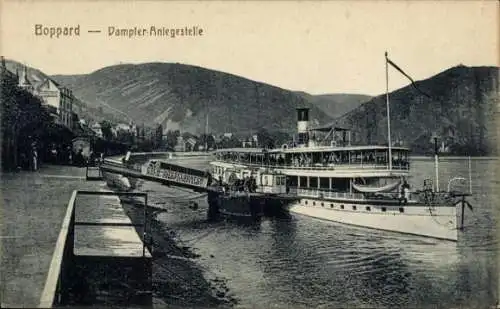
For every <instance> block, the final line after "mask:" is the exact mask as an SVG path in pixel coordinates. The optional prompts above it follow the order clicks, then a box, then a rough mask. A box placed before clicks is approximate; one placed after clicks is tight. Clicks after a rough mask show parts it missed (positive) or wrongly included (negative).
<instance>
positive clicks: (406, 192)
mask: <svg viewBox="0 0 500 309" xmlns="http://www.w3.org/2000/svg"><path fill="white" fill-rule="evenodd" d="M409 198H410V185H409V184H408V182H407V181H406V179H405V180H404V181H403V184H402V185H401V200H402V201H403V202H404V203H405V204H407V203H408V200H409Z"/></svg>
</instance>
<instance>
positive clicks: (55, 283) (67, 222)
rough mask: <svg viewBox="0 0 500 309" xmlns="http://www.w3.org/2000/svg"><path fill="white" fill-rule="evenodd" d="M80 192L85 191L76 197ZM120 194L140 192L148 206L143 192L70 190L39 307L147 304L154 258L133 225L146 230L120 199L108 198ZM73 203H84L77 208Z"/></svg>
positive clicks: (149, 300)
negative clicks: (113, 200)
mask: <svg viewBox="0 0 500 309" xmlns="http://www.w3.org/2000/svg"><path fill="white" fill-rule="evenodd" d="M79 194H80V195H87V196H86V197H85V198H84V199H82V200H79V199H77V197H78V195H79ZM88 195H90V197H89V196H88ZM103 195H104V197H103V198H102V199H101V198H100V197H99V196H103ZM120 195H134V196H135V195H139V196H142V197H144V198H145V205H147V196H146V194H145V193H123V192H120V193H118V192H111V191H81V190H80V191H79V190H75V191H73V193H72V195H71V198H70V200H69V202H68V206H67V210H66V215H65V217H64V220H63V224H62V226H61V230H60V232H59V237H58V239H57V243H56V247H55V250H54V253H53V256H52V260H51V263H50V269H49V272H48V275H47V279H46V282H45V286H44V289H43V292H42V295H41V298H40V303H39V306H38V307H39V308H51V307H59V306H82V305H85V306H86V305H104V306H116V305H131V304H135V305H140V306H148V307H149V306H151V304H152V292H151V290H152V286H151V284H152V282H151V277H152V257H151V254H150V253H149V250H148V249H147V248H146V247H145V243H144V239H142V240H141V237H140V236H139V235H138V234H137V231H136V230H135V226H142V228H143V229H144V228H145V227H144V223H143V224H142V225H141V224H139V225H138V224H133V223H132V222H131V220H130V218H128V216H127V215H126V214H125V211H124V210H123V208H122V205H121V204H116V203H115V204H114V205H112V204H110V203H109V200H110V199H109V197H110V196H111V197H115V198H116V201H117V202H118V203H119V201H120V200H119V199H118V198H117V197H116V196H120ZM105 196H108V197H107V199H105V198H106V197H105ZM92 197H94V198H97V203H96V201H95V200H92ZM77 200H78V201H77ZM77 203H81V204H82V205H81V206H83V207H81V208H82V210H81V211H77V209H76V208H77V207H76V205H77ZM144 216H145V214H144ZM82 219H83V220H82ZM87 231H93V233H91V234H93V235H89V233H88V232H87ZM141 251H142V254H141V253H139V252H141Z"/></svg>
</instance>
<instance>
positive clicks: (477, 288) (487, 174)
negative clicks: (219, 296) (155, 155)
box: [140, 161, 499, 308]
mask: <svg viewBox="0 0 500 309" xmlns="http://www.w3.org/2000/svg"><path fill="white" fill-rule="evenodd" d="M491 164H492V163H491V162H487V161H473V170H474V174H473V188H472V189H473V193H474V194H475V195H474V199H473V201H472V204H473V207H474V210H473V211H472V212H470V211H469V212H468V213H467V217H466V226H467V229H466V233H465V234H464V235H462V236H461V237H460V238H459V242H458V243H454V242H449V241H439V240H432V239H428V238H422V237H415V236H405V235H399V234H394V233H388V232H382V231H374V230H367V229H363V228H353V227H347V226H343V225H340V224H335V223H332V222H325V221H320V220H316V219H311V218H307V217H301V216H295V215H291V216H289V217H288V218H280V219H272V220H264V221H262V223H261V224H260V225H245V224H238V223H237V222H226V221H221V222H216V223H208V222H206V207H207V206H206V201H204V200H203V199H200V200H199V205H200V208H199V209H198V210H196V211H193V210H189V209H188V208H187V207H184V206H183V202H182V201H178V200H175V198H172V196H174V197H175V196H176V194H178V195H180V196H183V195H184V194H185V193H179V192H177V193H175V192H174V191H175V190H173V189H172V188H167V187H164V186H160V185H156V184H151V183H144V184H143V185H142V187H141V188H140V190H143V191H144V190H150V192H151V195H150V200H151V202H152V203H163V204H162V205H163V206H164V207H165V208H166V209H167V212H166V213H162V214H159V215H158V220H159V221H160V222H163V224H165V225H166V226H168V227H169V229H171V230H174V231H175V232H176V233H177V234H178V236H179V239H180V240H181V241H183V242H184V243H186V244H189V245H190V246H193V247H194V248H195V249H196V251H197V253H199V254H200V255H201V258H200V259H199V260H198V262H199V263H200V264H201V265H202V266H203V268H204V269H206V272H207V276H209V277H210V276H212V275H214V274H217V275H220V276H223V277H224V278H226V279H227V280H228V286H229V288H230V290H231V293H233V294H234V295H235V296H236V297H237V298H238V299H239V300H240V306H241V307H251V306H256V307H271V306H277V307H294V308H295V307H301V306H302V307H307V308H311V307H317V306H323V307H329V308H330V307H342V308H345V307H348V306H350V307H370V308H371V307H387V308H394V307H404V308H408V307H429V306H433V307H436V308H441V307H442V308H452V307H455V308H456V307H458V306H464V307H475V308H478V307H487V306H489V305H491V304H494V302H495V300H496V299H497V296H498V295H497V291H498V267H497V262H496V261H497V256H498V254H497V252H498V250H497V248H498V243H497V238H496V235H497V234H496V220H497V219H496V216H495V215H496V211H497V210H496V207H497V205H498V204H499V203H498V202H499V200H498V197H497V195H496V194H494V191H493V187H494V186H495V182H497V181H496V179H495V175H494V172H493V171H492V170H493V169H492V168H491ZM413 170H414V171H415V173H414V177H413V178H412V179H411V181H412V182H413V185H414V186H417V185H418V184H420V183H422V182H423V179H424V177H426V175H431V174H432V172H433V166H432V161H417V162H414V165H413ZM454 176H462V177H464V176H465V177H467V163H466V161H458V162H455V161H450V162H446V161H445V162H442V163H441V179H443V183H441V186H442V187H443V186H444V187H446V184H445V183H444V179H448V178H449V177H454ZM444 187H443V188H444Z"/></svg>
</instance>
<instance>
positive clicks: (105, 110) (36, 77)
mask: <svg viewBox="0 0 500 309" xmlns="http://www.w3.org/2000/svg"><path fill="white" fill-rule="evenodd" d="M5 65H6V67H7V69H8V70H9V71H10V72H12V73H16V72H18V73H19V74H21V73H22V72H23V70H24V65H22V64H21V63H19V62H17V61H14V60H6V61H5ZM27 73H28V78H29V80H30V81H31V82H33V83H34V84H37V83H40V82H42V81H44V80H45V79H47V78H52V77H50V76H48V75H47V74H45V73H44V72H42V71H40V70H38V69H36V68H32V67H29V66H28V67H27ZM52 79H53V78H52ZM55 81H56V82H57V80H55ZM69 88H70V89H71V87H69ZM76 97H77V99H79V104H80V105H81V106H82V113H81V114H80V115H78V116H79V117H80V118H85V119H86V120H92V121H101V120H111V121H114V122H119V121H127V116H126V115H123V114H120V113H118V112H117V111H116V110H115V109H113V108H110V107H109V106H105V105H101V104H89V103H88V102H85V101H84V100H81V98H79V97H78V96H76Z"/></svg>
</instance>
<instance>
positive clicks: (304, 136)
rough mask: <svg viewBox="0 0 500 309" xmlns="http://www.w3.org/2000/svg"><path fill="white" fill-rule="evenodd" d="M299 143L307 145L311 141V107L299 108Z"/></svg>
mask: <svg viewBox="0 0 500 309" xmlns="http://www.w3.org/2000/svg"><path fill="white" fill-rule="evenodd" d="M297 133H298V144H299V145H307V144H308V142H309V108H307V107H304V108H297Z"/></svg>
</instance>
